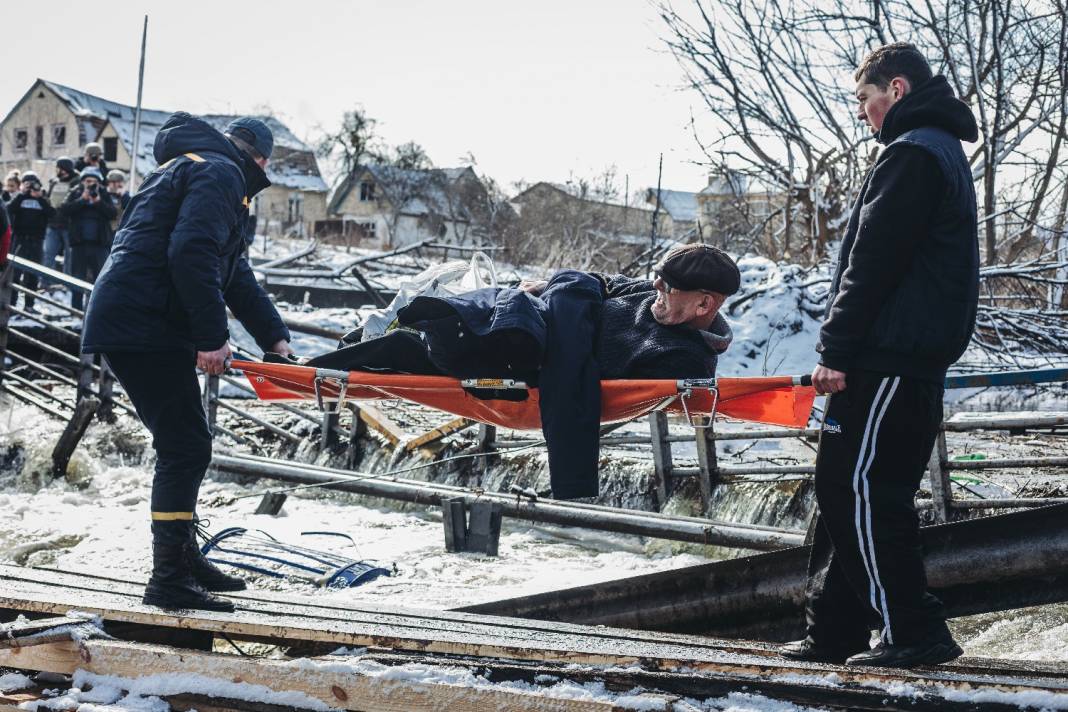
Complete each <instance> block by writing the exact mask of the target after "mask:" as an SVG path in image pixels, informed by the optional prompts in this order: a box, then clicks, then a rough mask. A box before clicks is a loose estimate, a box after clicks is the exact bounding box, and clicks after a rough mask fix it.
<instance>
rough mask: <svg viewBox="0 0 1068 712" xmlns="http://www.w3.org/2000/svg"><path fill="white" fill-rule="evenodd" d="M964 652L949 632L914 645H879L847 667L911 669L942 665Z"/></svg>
mask: <svg viewBox="0 0 1068 712" xmlns="http://www.w3.org/2000/svg"><path fill="white" fill-rule="evenodd" d="M963 654H964V651H963V650H961V648H960V646H959V645H957V641H955V640H953V636H952V635H951V634H950V633H949V631H948V630H947V631H946V632H945V633H944V634H941V635H936V636H933V637H931V638H929V639H927V640H924V641H922V642H919V643H915V644H913V645H887V644H886V643H879V644H878V645H876V646H875V647H874V648H872V649H871V650H869V651H868V652H866V653H860V654H859V655H854V656H852V657H851V658H849V660H847V661H846V664H847V665H871V666H874V667H892V668H911V667H916V666H917V665H941V664H942V663H948V662H949V661H950V660H956V659H957V658H959V657H960V656H961V655H963Z"/></svg>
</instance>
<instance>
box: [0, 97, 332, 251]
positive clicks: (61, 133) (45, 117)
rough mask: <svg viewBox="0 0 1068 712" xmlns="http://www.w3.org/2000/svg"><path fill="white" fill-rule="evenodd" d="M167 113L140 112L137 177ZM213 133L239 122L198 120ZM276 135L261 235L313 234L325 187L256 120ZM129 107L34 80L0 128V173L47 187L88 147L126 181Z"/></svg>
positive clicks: (298, 149)
mask: <svg viewBox="0 0 1068 712" xmlns="http://www.w3.org/2000/svg"><path fill="white" fill-rule="evenodd" d="M170 115H171V112H170V111H157V110H152V109H142V110H141V127H140V137H139V141H138V146H137V172H138V174H139V175H142V176H143V175H145V174H147V173H149V172H151V171H152V170H153V169H154V168H155V167H156V160H155V158H153V155H152V147H153V143H154V141H155V138H156V133H157V132H158V131H159V129H160V127H161V126H162V125H163V123H164V122H165V121H166V120H167V117H168V116H170ZM201 118H203V119H204V120H206V121H207V122H208V123H210V124H211V125H212V126H215V127H216V128H218V129H222V128H223V127H225V126H226V125H227V124H228V123H229V122H230V121H231V120H233V119H234V118H236V116H230V115H225V114H212V115H208V116H203V117H201ZM259 118H261V119H263V120H264V121H265V122H266V123H267V124H268V125H269V126H270V127H271V130H272V131H273V132H274V154H273V155H272V156H271V161H270V162H269V163H268V164H267V177H268V178H269V179H270V180H271V184H272V185H271V187H270V188H268V189H266V190H264V191H263V192H262V193H260V194H259V195H258V196H256V199H255V201H254V204H253V206H252V211H253V212H254V213H255V214H256V216H257V217H258V218H259V226H258V228H257V231H258V232H260V233H264V234H273V235H279V234H287V233H288V234H295V235H306V234H310V231H311V226H312V225H313V224H314V222H315V221H316V220H320V219H322V218H323V217H325V216H326V195H327V185H326V183H325V182H324V181H323V179H322V176H321V175H320V173H319V166H318V163H317V162H316V160H315V153H314V152H313V151H312V149H311V148H310V147H309V146H307V145H305V144H304V143H303V142H302V141H301V140H300V139H298V138H297V137H296V136H294V135H293V132H291V131H290V130H289V128H288V127H286V125H285V124H283V123H282V122H281V121H279V120H278V119H276V118H274V117H272V116H261V117H259ZM133 134H134V107H132V106H128V105H126V104H120V103H118V102H115V101H109V100H107V99H101V98H100V97H98V96H94V95H92V94H87V93H86V92H83V91H80V90H78V89H74V88H72V87H67V86H63V85H62V84H57V83H55V82H50V81H46V80H44V79H38V80H37V81H35V82H34V83H33V85H32V86H31V87H30V88H29V90H28V91H27V92H26V93H25V94H24V95H23V96H22V98H21V99H20V100H19V101H18V103H16V104H15V106H14V107H13V108H12V109H11V111H9V112H8V114H7V116H6V117H5V118H4V120H3V121H2V122H0V170H2V171H3V172H4V173H6V172H7V171H9V170H12V169H18V170H20V171H25V170H33V171H35V172H36V173H37V174H38V175H39V176H41V179H42V180H43V181H44V182H46V183H47V182H48V179H49V178H51V177H52V176H53V175H54V174H55V161H56V159H57V158H59V157H60V156H69V157H71V158H75V159H76V158H77V157H78V156H80V155H82V154H83V153H84V151H85V146H86V144H88V143H89V142H91V141H95V142H97V143H99V144H100V145H101V146H102V147H103V149H104V161H105V162H106V163H107V164H108V167H109V168H118V169H119V170H122V171H124V172H125V173H127V174H129V172H130V169H131V167H132V166H133V160H132V158H131V154H132V153H133V151H134V147H133V144H134V141H133Z"/></svg>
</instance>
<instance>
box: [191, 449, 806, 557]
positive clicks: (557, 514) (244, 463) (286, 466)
mask: <svg viewBox="0 0 1068 712" xmlns="http://www.w3.org/2000/svg"><path fill="white" fill-rule="evenodd" d="M212 464H213V466H214V467H215V468H216V469H218V470H219V471H221V472H227V473H230V474H237V475H250V476H253V477H260V478H270V479H276V480H281V481H283V482H292V483H296V484H318V483H327V482H329V483H331V484H330V485H327V486H328V487H329V488H330V489H337V490H341V491H345V492H354V493H356V494H362V495H367V496H371V497H384V498H386V499H396V500H400V501H404V502H414V503H417V504H427V505H432V506H440V505H441V503H442V502H443V501H444V500H446V499H450V498H454V497H461V498H463V499H465V500H466V501H467V503H468V504H469V505H470V504H472V503H474V502H475V501H483V502H485V501H487V500H489V501H492V502H498V503H500V505H501V507H502V512H503V514H504V515H505V516H508V517H513V518H515V519H522V520H525V521H531V522H541V523H545V524H561V525H565V526H577V527H584V528H587V529H596V530H601V531H611V532H617V533H621V534H636V535H639V536H647V537H653V538H660V539H670V540H674V541H689V542H697V543H701V544H715V545H719V546H732V547H738V548H743V549H756V550H762V551H770V550H775V549H784V548H787V547H791V546H798V545H800V544H801V543H803V542H804V538H805V537H804V534H803V533H802V532H795V531H788V530H784V529H772V528H770V527H752V526H746V525H741V524H728V523H723V522H715V521H711V520H707V519H697V518H694V517H667V516H649V513H646V512H637V511H631V510H624V509H615V508H612V507H598V506H594V505H584V506H576V505H572V504H569V503H565V502H556V501H548V502H546V501H541V500H539V501H536V502H531V501H528V500H523V499H521V498H519V497H515V496H512V495H507V494H501V493H496V492H482V493H476V492H473V491H471V490H467V489H464V488H460V487H448V486H445V485H433V484H430V483H426V482H418V481H415V480H405V479H399V478H388V479H387V478H386V477H375V476H363V477H361V476H353V475H351V474H350V473H347V472H345V471H344V470H334V469H328V468H312V467H307V466H304V465H298V464H293V463H286V462H278V461H272V460H268V459H266V458H251V457H245V456H232V455H215V456H214V458H213V461H212ZM338 480H344V481H338Z"/></svg>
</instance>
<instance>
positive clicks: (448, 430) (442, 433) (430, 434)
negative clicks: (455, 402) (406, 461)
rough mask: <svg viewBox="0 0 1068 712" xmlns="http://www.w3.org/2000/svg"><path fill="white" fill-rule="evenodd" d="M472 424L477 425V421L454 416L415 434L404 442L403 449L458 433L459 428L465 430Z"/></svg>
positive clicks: (413, 448)
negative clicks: (420, 433)
mask: <svg viewBox="0 0 1068 712" xmlns="http://www.w3.org/2000/svg"><path fill="white" fill-rule="evenodd" d="M473 425H478V421H475V420H468V419H467V418H454V419H452V420H450V421H449V422H447V423H445V424H443V425H439V426H438V427H436V428H434V429H433V430H428V431H426V432H425V433H423V434H422V435H417V436H415V437H414V438H412V439H410V440H408V441H407V442H405V443H404V449H405V450H415V449H416V448H419V447H423V446H424V445H429V444H430V443H434V442H437V441H438V440H441V439H442V438H444V437H448V436H449V435H452V434H453V433H458V432H460V431H461V430H466V429H467V428H470V427H471V426H473Z"/></svg>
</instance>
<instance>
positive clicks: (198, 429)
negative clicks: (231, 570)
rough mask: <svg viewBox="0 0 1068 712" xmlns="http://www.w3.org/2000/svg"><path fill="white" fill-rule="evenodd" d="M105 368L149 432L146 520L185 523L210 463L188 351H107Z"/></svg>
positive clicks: (193, 366) (192, 361)
mask: <svg viewBox="0 0 1068 712" xmlns="http://www.w3.org/2000/svg"><path fill="white" fill-rule="evenodd" d="M104 356H105V358H107V361H108V365H109V366H110V367H111V370H112V371H113V372H114V373H115V377H116V378H117V379H118V380H119V383H121V384H122V387H123V389H124V390H125V391H126V394H127V395H128V396H129V397H130V400H131V401H133V404H134V408H135V409H136V410H137V417H139V418H140V419H141V422H142V423H144V424H145V427H147V428H148V429H149V431H151V433H152V447H153V448H154V449H155V451H156V473H155V477H154V478H153V480H152V518H153V519H161V520H173V519H180V520H188V519H191V518H192V513H193V512H195V511H196V504H197V493H198V492H199V491H200V483H201V481H202V480H203V479H204V473H205V472H206V471H207V469H208V465H210V464H211V432H210V431H209V430H208V419H207V416H206V415H205V413H204V405H203V401H202V400H201V394H200V381H199V379H198V378H197V372H196V354H194V353H193V352H192V351H176V352H159V353H107V354H105V355H104Z"/></svg>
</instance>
